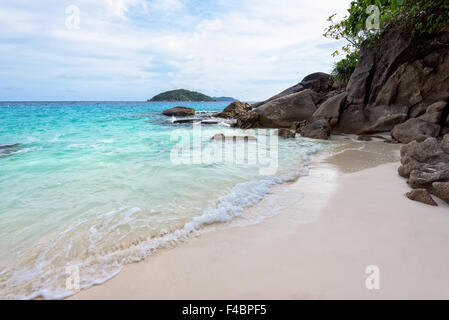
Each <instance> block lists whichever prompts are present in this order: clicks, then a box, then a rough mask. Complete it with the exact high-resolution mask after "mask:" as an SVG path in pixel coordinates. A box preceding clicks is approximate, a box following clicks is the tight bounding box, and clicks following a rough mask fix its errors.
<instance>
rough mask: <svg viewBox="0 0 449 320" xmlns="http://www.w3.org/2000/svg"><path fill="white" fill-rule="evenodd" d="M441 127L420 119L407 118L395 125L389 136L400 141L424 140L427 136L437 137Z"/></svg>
mask: <svg viewBox="0 0 449 320" xmlns="http://www.w3.org/2000/svg"><path fill="white" fill-rule="evenodd" d="M440 129H441V127H440V126H439V125H436V124H434V123H430V122H427V121H424V120H421V119H409V120H407V121H406V122H404V123H402V124H399V125H397V126H396V127H394V128H393V130H392V131H391V136H392V137H393V138H394V139H395V140H397V141H399V142H401V143H409V142H412V141H418V142H421V141H424V140H426V139H427V138H429V137H437V136H438V135H439V133H440Z"/></svg>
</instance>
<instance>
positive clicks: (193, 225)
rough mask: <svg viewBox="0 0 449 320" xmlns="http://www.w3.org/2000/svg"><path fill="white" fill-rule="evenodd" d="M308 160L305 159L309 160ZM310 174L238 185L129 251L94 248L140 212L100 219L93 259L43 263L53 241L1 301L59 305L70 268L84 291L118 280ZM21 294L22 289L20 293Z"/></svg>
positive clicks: (6, 285)
mask: <svg viewBox="0 0 449 320" xmlns="http://www.w3.org/2000/svg"><path fill="white" fill-rule="evenodd" d="M321 148H322V147H321V146H319V145H312V144H311V145H310V146H307V147H306V149H307V152H306V153H307V154H311V153H314V152H316V151H318V150H320V149H321ZM306 157H307V156H305V157H304V158H305V159H307V158H306ZM307 160H308V159H307ZM307 174H308V167H307V161H306V163H305V166H304V168H300V169H298V170H297V171H295V172H290V173H289V174H286V175H284V176H281V177H275V176H272V177H264V178H259V179H256V180H252V181H247V182H243V183H239V184H237V185H235V186H234V187H233V188H232V189H231V191H230V192H229V193H228V194H225V195H223V196H221V197H220V198H219V199H218V200H217V202H216V204H215V205H214V206H211V207H209V208H207V209H206V210H205V211H203V212H202V213H201V214H200V215H199V216H196V217H194V218H193V219H192V220H191V221H190V222H187V223H186V224H184V226H183V227H182V228H179V229H176V230H175V231H173V232H167V231H165V230H162V231H161V233H160V236H157V237H148V238H146V239H143V240H142V241H139V242H136V243H133V244H131V245H130V246H128V247H125V248H122V247H119V248H117V249H114V250H113V251H110V252H98V250H97V248H96V243H97V242H98V241H101V240H102V234H103V232H106V233H108V232H112V231H113V230H116V229H117V228H118V227H119V226H121V225H124V224H129V223H130V222H131V221H133V219H134V217H133V215H135V214H136V213H138V212H139V211H140V210H141V209H140V208H127V207H122V208H119V209H118V210H114V211H110V212H107V213H105V214H102V215H99V216H98V220H99V221H100V222H99V223H98V224H97V225H93V226H91V227H90V229H89V233H90V236H89V242H90V246H89V248H87V250H88V252H89V253H90V254H89V255H88V257H87V258H86V259H85V260H83V261H75V262H72V263H69V261H67V263H66V265H65V266H59V267H56V266H54V264H53V262H54V260H55V259H57V258H59V257H53V258H52V259H50V260H48V259H46V258H45V257H46V253H47V252H48V251H49V250H50V249H52V248H53V246H54V245H55V243H57V242H59V241H55V242H54V243H51V244H48V245H47V246H46V247H45V248H44V250H43V251H42V252H41V253H40V254H39V257H38V258H37V259H36V261H35V263H34V265H33V266H31V267H30V268H25V269H22V270H16V271H15V272H14V273H13V274H12V276H10V277H8V278H9V279H8V280H7V281H6V282H3V283H1V286H0V295H1V296H3V297H5V298H8V299H33V298H37V297H43V298H44V299H60V298H64V297H67V296H70V295H72V294H74V293H76V292H74V291H71V290H68V289H66V288H65V287H64V286H63V285H62V284H65V278H66V274H65V267H66V266H68V265H70V266H73V265H75V266H78V267H79V269H80V272H81V274H82V275H83V276H82V278H81V283H80V287H81V289H87V288H89V287H91V286H93V285H97V284H101V283H103V282H105V281H107V280H109V279H111V278H112V277H114V276H115V275H117V274H118V273H119V272H120V270H121V269H122V267H123V265H125V264H128V263H133V262H139V261H142V260H144V259H146V258H148V257H150V256H152V255H153V254H154V253H155V252H156V251H157V250H159V249H161V248H168V247H172V246H174V245H176V244H178V243H180V242H184V241H186V240H188V239H189V238H190V237H191V236H192V235H195V234H201V233H202V232H207V228H205V227H207V226H210V225H213V224H223V223H225V224H226V223H230V222H232V221H233V220H234V219H235V218H237V217H240V216H241V215H242V213H243V212H244V210H245V209H247V208H249V207H251V206H253V205H255V204H257V203H258V202H260V201H261V200H262V199H264V198H265V197H266V196H267V195H268V194H270V193H271V190H272V187H273V186H275V185H277V184H281V183H285V182H289V181H292V180H295V179H297V178H299V177H300V176H305V175H307ZM278 211H279V210H273V215H274V214H277V212H278ZM263 219H265V217H256V219H255V220H254V223H258V222H261V221H262V220H263ZM84 223H85V221H79V223H77V225H76V226H72V228H71V230H66V231H64V232H62V233H61V234H60V235H59V236H58V239H62V238H63V237H65V236H66V234H67V233H69V232H71V231H73V230H74V229H76V227H77V226H79V225H81V224H84ZM58 239H57V240H58ZM70 246H71V244H70V243H68V244H67V245H66V250H64V251H67V250H69V249H70ZM30 282H32V283H33V286H32V287H31V288H30V287H29V286H27V283H30ZM17 288H20V289H18V290H17Z"/></svg>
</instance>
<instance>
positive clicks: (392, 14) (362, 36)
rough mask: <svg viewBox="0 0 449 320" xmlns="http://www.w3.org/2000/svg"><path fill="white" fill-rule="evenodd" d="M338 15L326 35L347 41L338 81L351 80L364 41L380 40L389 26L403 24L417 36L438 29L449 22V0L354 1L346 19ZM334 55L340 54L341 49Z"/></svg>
mask: <svg viewBox="0 0 449 320" xmlns="http://www.w3.org/2000/svg"><path fill="white" fill-rule="evenodd" d="M334 18H335V15H332V16H331V17H329V19H328V21H329V22H330V26H329V27H327V28H326V30H325V33H324V36H325V37H328V38H333V39H336V40H341V39H346V40H347V45H345V46H344V47H343V48H342V51H343V53H345V54H346V58H345V59H343V60H342V61H340V62H338V63H337V64H336V65H335V68H334V71H333V75H334V77H335V79H336V81H337V82H340V83H347V81H348V80H349V77H350V74H349V72H350V71H351V70H354V69H353V66H354V67H355V64H357V60H358V51H359V49H360V46H361V44H362V43H363V42H364V41H366V40H369V41H372V42H373V43H377V41H378V39H379V36H380V35H381V34H382V32H383V31H384V30H385V29H386V28H387V27H388V26H393V27H401V28H403V29H404V30H407V31H409V32H410V34H411V35H413V36H423V35H426V34H432V33H435V32H438V31H439V30H441V29H442V28H443V27H446V26H448V25H449V0H354V1H352V2H351V5H350V7H349V9H348V15H347V16H345V17H344V19H343V20H341V21H339V22H334V21H333V20H334ZM376 22H377V23H376ZM373 26H375V27H374V28H373ZM332 55H333V56H334V57H335V56H337V55H340V51H338V50H337V51H335V52H334V53H333V54H332ZM348 74H349V77H348ZM351 74H352V72H351Z"/></svg>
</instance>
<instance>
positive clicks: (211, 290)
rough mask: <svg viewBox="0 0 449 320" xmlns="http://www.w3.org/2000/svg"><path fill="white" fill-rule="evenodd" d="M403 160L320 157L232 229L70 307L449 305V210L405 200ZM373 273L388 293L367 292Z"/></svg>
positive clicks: (361, 150) (379, 146)
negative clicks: (308, 302)
mask: <svg viewBox="0 0 449 320" xmlns="http://www.w3.org/2000/svg"><path fill="white" fill-rule="evenodd" d="M398 150H399V146H397V145H389V144H385V143H382V142H369V143H361V142H354V143H353V144H352V145H350V146H349V147H348V146H345V147H341V148H340V149H339V148H337V149H336V150H334V154H333V155H332V156H330V157H329V156H328V155H319V156H317V157H316V158H315V160H314V162H313V163H312V165H311V169H310V175H309V176H307V177H303V178H300V179H299V180H298V181H296V182H294V183H291V184H285V185H281V186H277V187H276V188H275V189H274V191H273V194H272V195H270V196H268V197H267V198H266V199H265V200H263V201H262V202H261V203H259V204H258V205H256V206H254V207H252V208H250V209H248V210H246V212H245V213H244V214H243V217H242V218H239V219H237V220H236V221H234V222H233V223H232V225H228V226H217V228H216V229H217V230H215V231H214V232H209V233H206V234H202V235H201V236H199V237H195V238H192V239H190V240H189V241H188V242H187V243H184V244H181V245H179V246H176V247H175V248H173V249H167V250H162V251H160V252H159V254H157V255H156V256H153V257H151V258H150V259H148V260H146V261H144V262H141V263H137V264H131V265H127V266H125V267H124V268H123V270H122V271H121V272H120V273H119V274H118V275H117V276H116V277H115V278H113V279H111V280H110V281H108V282H106V283H104V284H102V285H99V286H95V287H92V288H90V289H88V290H84V291H82V292H80V293H78V294H76V295H75V296H72V297H71V298H70V299H405V298H408V299H417V298H419V299H443V298H444V299H447V298H449V271H448V270H449V269H448V266H449V250H448V248H449V210H448V209H449V206H448V205H447V204H445V203H443V202H442V201H439V200H437V202H438V204H439V207H430V206H426V205H424V204H421V203H417V202H413V201H410V200H408V199H407V198H406V197H405V196H404V194H405V193H406V192H408V191H409V188H408V186H407V184H406V181H405V180H404V179H402V178H401V177H399V176H398V174H397V168H398V166H399V162H398V159H399V151H398ZM275 208H277V210H274V209H275ZM248 217H250V218H248ZM251 217H265V219H263V221H261V222H260V223H254V219H251ZM371 265H374V266H376V267H378V268H379V271H380V274H379V276H380V277H379V280H380V281H379V284H380V290H368V289H367V287H366V283H365V282H366V279H367V277H368V275H367V274H366V268H367V267H368V266H371Z"/></svg>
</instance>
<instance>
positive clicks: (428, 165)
mask: <svg viewBox="0 0 449 320" xmlns="http://www.w3.org/2000/svg"><path fill="white" fill-rule="evenodd" d="M448 104H449V28H447V27H445V28H443V29H441V30H440V31H439V32H437V33H434V34H432V35H431V36H429V35H427V36H415V35H413V34H412V33H410V32H407V31H404V30H403V29H400V28H393V27H392V28H388V29H387V30H385V31H384V32H383V33H382V34H381V35H380V39H379V41H378V42H377V43H376V44H373V43H371V42H368V41H366V42H365V43H364V44H363V45H362V47H361V49H360V59H359V62H358V64H357V66H356V68H355V71H354V72H353V74H352V76H351V78H350V80H349V82H348V84H347V85H346V86H342V85H339V84H337V82H335V81H334V79H333V77H332V76H331V75H329V74H326V73H322V72H318V73H313V74H311V75H308V76H307V77H305V78H304V79H303V80H302V81H301V82H300V83H298V84H296V85H294V86H292V87H290V88H288V89H286V90H284V91H283V92H281V93H279V94H277V95H275V96H273V97H271V98H269V99H267V100H265V101H262V102H259V103H255V104H253V105H249V104H245V103H242V102H233V103H232V104H230V105H229V106H228V107H227V108H226V109H225V110H224V111H223V112H222V113H220V114H219V115H218V116H219V117H223V118H233V119H236V120H237V127H239V128H241V129H250V128H279V129H282V130H280V131H279V132H280V135H281V136H284V137H292V136H294V134H296V133H297V134H300V135H301V136H303V137H307V138H315V139H328V138H329V137H330V135H331V134H357V135H359V139H360V140H370V139H371V136H372V135H375V134H380V133H389V134H390V135H391V139H386V142H390V143H391V142H393V143H402V144H405V145H404V146H403V147H402V151H401V157H402V160H401V162H402V166H401V168H400V169H399V174H400V175H401V176H403V177H405V178H407V179H409V180H408V183H409V185H410V186H411V187H412V188H413V189H414V190H413V191H412V192H411V193H410V194H408V195H407V196H408V197H409V198H412V199H413V200H418V201H421V202H424V203H427V204H432V205H434V204H435V203H434V201H433V199H432V198H431V194H433V195H436V196H437V197H439V198H441V199H443V200H444V201H446V202H448V203H449V196H448V190H449V106H448Z"/></svg>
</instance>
